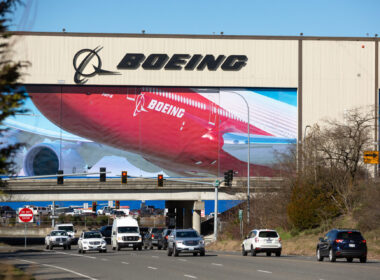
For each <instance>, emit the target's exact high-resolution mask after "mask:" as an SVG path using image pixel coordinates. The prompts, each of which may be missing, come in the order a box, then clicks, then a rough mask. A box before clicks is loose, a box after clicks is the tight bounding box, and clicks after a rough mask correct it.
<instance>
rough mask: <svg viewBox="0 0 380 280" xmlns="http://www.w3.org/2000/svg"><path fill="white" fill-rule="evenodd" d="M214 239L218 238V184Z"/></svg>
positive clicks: (216, 188)
mask: <svg viewBox="0 0 380 280" xmlns="http://www.w3.org/2000/svg"><path fill="white" fill-rule="evenodd" d="M214 240H215V241H217V240H218V186H217V185H215V205H214Z"/></svg>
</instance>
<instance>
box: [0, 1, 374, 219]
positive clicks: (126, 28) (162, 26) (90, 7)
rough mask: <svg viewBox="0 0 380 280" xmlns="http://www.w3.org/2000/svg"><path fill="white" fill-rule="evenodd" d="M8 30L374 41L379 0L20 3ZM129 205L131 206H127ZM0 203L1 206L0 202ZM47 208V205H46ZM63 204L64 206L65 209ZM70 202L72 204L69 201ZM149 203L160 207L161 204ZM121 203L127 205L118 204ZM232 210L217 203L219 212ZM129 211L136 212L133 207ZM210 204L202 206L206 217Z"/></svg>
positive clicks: (223, 204)
mask: <svg viewBox="0 0 380 280" xmlns="http://www.w3.org/2000/svg"><path fill="white" fill-rule="evenodd" d="M23 2H24V5H23V6H19V7H18V8H17V9H16V10H15V11H14V13H13V14H11V15H9V17H10V19H11V20H12V21H11V25H10V30H13V31H35V32H38V31H41V32H62V31H63V29H65V31H66V32H83V33H141V32H142V30H144V31H145V33H146V34H195V35H220V34H221V32H223V34H225V35H273V36H299V35H300V33H303V35H304V36H334V37H368V36H370V37H373V36H375V34H377V33H378V34H380V21H379V19H378V11H379V10H380V1H379V0H360V1H359V0H234V1H232V0H188V1H186V0H139V1H136V0H135V1H131V0H108V1H104V0H103V1H100V0H64V1H62V0H60V1H58V0H24V1H23ZM131 203H132V202H131ZM0 204H4V203H0ZM22 204H26V203H22V202H20V203H17V204H14V206H15V207H19V206H22ZM47 204H50V203H47ZM67 204H68V203H64V205H65V206H66V205H67ZM72 204H75V203H72ZM150 204H153V205H156V206H157V207H162V202H160V203H157V202H152V203H150ZM122 205H130V203H128V202H124V203H123V202H122ZM229 206H232V204H231V202H222V204H221V208H222V211H223V209H225V208H228V207H229ZM132 208H138V205H137V203H135V202H134V203H133V206H132ZM212 209H213V201H208V202H206V213H209V212H212Z"/></svg>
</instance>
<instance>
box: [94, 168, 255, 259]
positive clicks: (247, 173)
mask: <svg viewBox="0 0 380 280" xmlns="http://www.w3.org/2000/svg"><path fill="white" fill-rule="evenodd" d="M247 174H248V173H247ZM101 260H102V261H105V262H106V261H108V259H101Z"/></svg>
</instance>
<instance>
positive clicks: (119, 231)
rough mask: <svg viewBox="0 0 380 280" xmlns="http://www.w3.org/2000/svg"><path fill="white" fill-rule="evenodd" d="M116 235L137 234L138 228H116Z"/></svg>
mask: <svg viewBox="0 0 380 280" xmlns="http://www.w3.org/2000/svg"><path fill="white" fill-rule="evenodd" d="M117 232H118V233H136V232H137V233H138V232H139V228H138V227H118V228H117Z"/></svg>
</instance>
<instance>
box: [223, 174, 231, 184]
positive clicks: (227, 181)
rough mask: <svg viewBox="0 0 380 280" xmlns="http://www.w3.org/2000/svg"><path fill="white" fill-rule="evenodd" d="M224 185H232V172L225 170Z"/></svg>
mask: <svg viewBox="0 0 380 280" xmlns="http://www.w3.org/2000/svg"><path fill="white" fill-rule="evenodd" d="M224 185H225V186H231V185H230V173H229V172H228V171H227V172H224Z"/></svg>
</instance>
